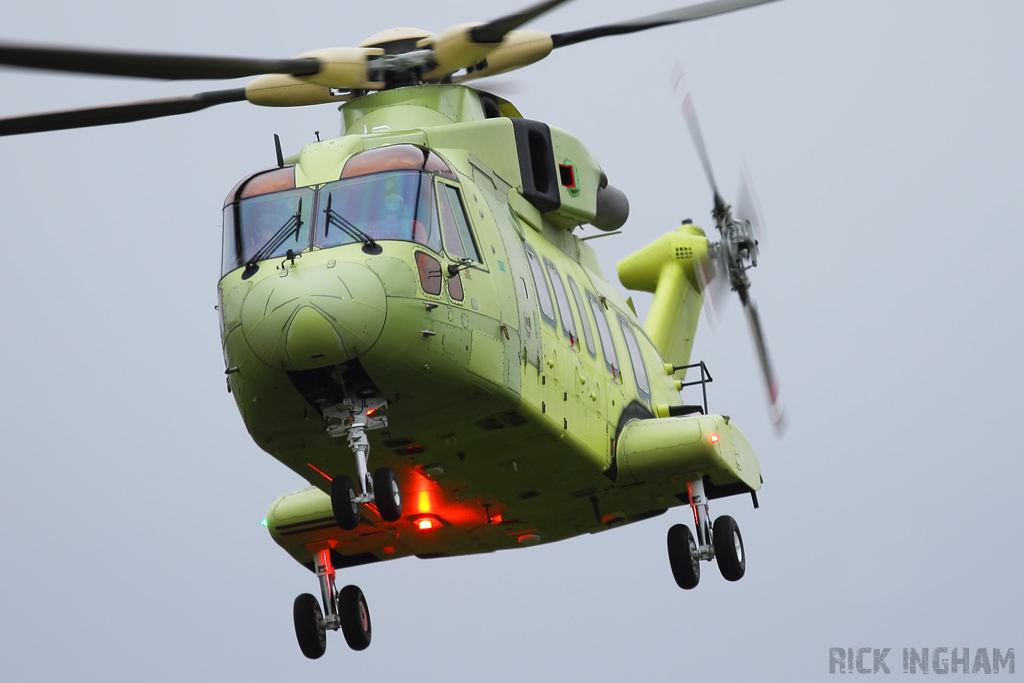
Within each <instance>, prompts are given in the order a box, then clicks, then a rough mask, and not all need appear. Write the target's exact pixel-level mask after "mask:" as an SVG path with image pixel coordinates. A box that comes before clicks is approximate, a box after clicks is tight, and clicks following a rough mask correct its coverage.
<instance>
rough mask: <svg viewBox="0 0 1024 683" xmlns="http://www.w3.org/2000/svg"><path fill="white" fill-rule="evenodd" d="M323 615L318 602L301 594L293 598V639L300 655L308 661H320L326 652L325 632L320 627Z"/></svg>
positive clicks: (305, 594)
mask: <svg viewBox="0 0 1024 683" xmlns="http://www.w3.org/2000/svg"><path fill="white" fill-rule="evenodd" d="M322 619H323V613H322V612H321V611H320V602H319V601H318V600H317V599H316V598H315V597H313V596H312V595H310V594H309V593H303V594H302V595H300V596H299V597H297V598H295V604H293V605H292V620H293V621H294V622H295V638H296V639H297V640H298V641H299V649H300V650H302V654H304V655H306V656H307V657H309V658H310V659H320V658H321V657H323V656H324V652H326V651H327V631H326V630H325V629H324V627H323V626H321V620H322Z"/></svg>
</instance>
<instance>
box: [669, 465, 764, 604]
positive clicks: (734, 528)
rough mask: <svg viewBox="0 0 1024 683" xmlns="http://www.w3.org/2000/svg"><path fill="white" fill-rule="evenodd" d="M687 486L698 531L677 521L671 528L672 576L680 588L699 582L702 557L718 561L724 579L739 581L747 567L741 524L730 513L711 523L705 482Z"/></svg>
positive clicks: (670, 556)
mask: <svg viewBox="0 0 1024 683" xmlns="http://www.w3.org/2000/svg"><path fill="white" fill-rule="evenodd" d="M686 488H687V491H688V492H689V496H690V508H691V509H692V510H693V520H694V524H695V526H696V529H697V533H696V536H695V535H694V534H693V533H691V532H690V528H689V527H688V526H686V525H685V524H676V525H675V526H673V527H672V528H671V529H669V530H668V561H669V566H670V567H671V568H672V577H673V578H674V579H675V581H676V584H677V585H678V586H679V587H680V588H683V589H686V590H690V589H691V588H695V587H696V586H697V584H698V583H699V582H700V562H701V560H704V561H706V562H710V561H711V560H717V561H718V570H719V571H720V572H722V577H723V578H725V579H726V580H727V581H739V580H740V579H742V578H743V574H744V573H746V570H747V556H746V552H745V551H744V549H743V535H742V534H741V533H740V527H739V525H738V524H737V523H736V520H735V519H733V518H732V517H730V516H729V515H722V516H721V517H719V518H718V519H716V520H715V523H714V525H712V524H711V523H710V520H711V518H710V517H709V516H708V501H707V498H706V497H705V495H704V482H703V481H701V480H699V479H698V480H697V481H692V482H688V483H687V484H686Z"/></svg>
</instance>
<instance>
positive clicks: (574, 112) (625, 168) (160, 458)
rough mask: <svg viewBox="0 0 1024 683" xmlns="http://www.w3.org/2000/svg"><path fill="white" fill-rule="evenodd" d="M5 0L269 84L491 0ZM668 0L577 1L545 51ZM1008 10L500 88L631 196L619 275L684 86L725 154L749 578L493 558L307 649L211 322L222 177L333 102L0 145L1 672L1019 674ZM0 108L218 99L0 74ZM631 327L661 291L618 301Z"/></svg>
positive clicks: (648, 214)
mask: <svg viewBox="0 0 1024 683" xmlns="http://www.w3.org/2000/svg"><path fill="white" fill-rule="evenodd" d="M459 4H460V5H463V9H461V10H460V9H458V7H457V5H456V3H450V4H446V5H444V6H441V7H438V5H437V3H422V2H421V3H415V2H409V1H407V0H402V1H400V2H392V3H387V4H384V3H370V4H369V5H366V6H364V5H359V6H354V3H353V5H352V6H348V5H346V4H334V5H331V4H329V3H326V4H315V3H314V4H312V5H309V4H306V5H301V4H300V5H293V6H291V7H289V6H288V5H287V4H282V3H279V2H277V3H273V2H263V1H262V0H254V2H250V3H246V4H245V5H244V6H243V5H241V4H238V3H222V2H216V1H214V2H204V3H199V2H192V0H184V1H183V2H179V3H163V4H158V5H156V4H153V5H151V4H132V3H120V2H112V1H110V0H98V1H97V2H91V3H88V4H81V3H71V2H51V1H48V0H41V1H39V2H35V3H31V4H28V3H21V4H18V5H14V6H10V7H6V8H5V9H4V21H3V24H2V25H0V36H2V37H3V38H4V39H17V40H24V41H31V42H53V43H71V44H81V45H94V46H109V47H114V48H124V49H150V50H158V51H175V52H186V53H188V52H192V53H200V54H226V55H240V56H258V57H288V56H292V55H295V54H298V53H301V52H303V51H306V50H309V49H314V48H319V47H329V46H335V45H354V44H355V43H357V42H358V41H359V40H361V39H362V38H363V37H365V36H367V35H369V34H371V33H374V32H376V31H378V30H380V29H384V28H389V27H392V26H403V25H404V26H419V27H423V28H426V29H431V30H439V29H441V28H443V27H445V26H448V25H452V24H456V23H461V22H464V21H475V20H486V19H488V18H493V17H495V16H498V15H500V14H502V13H505V12H507V11H508V9H509V7H510V5H509V4H507V3H500V2H496V1H494V0H487V1H481V2H477V3H475V4H473V5H472V6H471V7H470V6H469V5H468V4H464V3H459ZM674 6H676V5H675V3H674V2H671V1H669V0H636V1H635V2H631V3H625V4H624V3H612V2H587V1H586V0H577V1H576V2H574V3H571V4H569V5H567V6H566V7H565V8H563V9H560V10H559V11H557V12H555V13H553V14H552V15H551V16H550V17H547V18H544V19H542V20H540V21H537V22H534V23H533V24H532V25H531V27H532V28H541V29H545V30H550V31H553V32H554V31H560V30H570V29H573V28H583V27H587V26H591V25H595V24H600V23H605V22H609V21H614V20H618V19H624V18H627V17H632V16H639V15H642V14H647V13H653V12H658V11H663V10H666V9H670V8H672V7H674ZM1022 25H1024V5H1022V4H1021V3H1019V2H1014V1H1012V0H1003V1H994V0H993V1H984V2H976V3H966V2H953V1H951V0H930V1H927V2H926V1H925V0H917V1H911V0H888V1H882V0H873V1H868V0H863V1H860V2H857V1H854V0H832V1H830V2H824V1H817V2H815V1H813V0H786V1H785V2H780V3H775V4H771V5H768V6H765V7H760V8H755V9H752V10H748V11H746V12H742V13H739V14H735V15H731V16H726V17H719V18H715V19H710V20H705V21H701V22H697V23H694V24H690V25H685V26H678V27H671V28H662V29H657V30H654V31H650V32H648V33H644V34H637V35H634V36H625V37H618V38H608V39H604V40H601V41H595V42H592V43H585V44H580V45H577V46H574V47H571V48H566V49H564V50H560V51H557V52H556V53H555V54H554V55H553V56H552V57H550V58H549V59H548V60H546V61H545V62H544V63H541V64H537V65H534V66H532V67H529V68H528V69H525V70H523V71H520V72H518V73H515V74H511V75H508V76H506V77H501V78H499V79H497V80H498V81H500V82H502V83H504V84H505V87H506V91H505V92H507V93H508V97H509V99H511V100H512V101H513V102H515V103H516V105H517V106H518V107H519V108H520V110H521V111H522V112H523V114H524V115H525V116H527V117H529V118H534V119H540V120H544V121H547V122H548V123H550V124H551V125H554V126H557V127H559V128H563V129H566V130H569V131H571V132H573V133H574V134H576V135H577V136H578V137H579V138H580V139H581V140H583V142H584V143H585V144H587V145H588V146H589V148H590V149H591V151H592V152H593V153H594V155H595V156H596V157H597V158H598V159H599V161H600V162H601V164H602V165H603V167H604V169H605V170H606V172H607V174H608V176H609V178H610V181H611V182H612V184H614V185H616V186H618V187H620V188H621V189H623V190H624V191H625V192H626V193H627V194H628V196H629V198H630V201H631V205H632V213H631V217H630V220H629V222H628V223H627V225H626V226H625V234H624V235H623V236H622V237H612V238H607V239H602V240H599V241H597V242H593V243H592V244H594V246H595V248H596V249H597V250H598V253H599V256H600V258H601V261H602V263H603V265H604V268H605V271H606V274H607V275H608V276H609V277H610V278H611V279H612V280H613V281H617V279H616V278H615V265H614V264H615V262H616V261H617V260H618V258H620V257H621V256H623V255H625V254H627V253H630V252H632V251H633V250H634V249H636V248H639V247H640V246H642V245H643V244H646V243H647V242H649V241H650V240H653V239H654V238H655V237H657V236H658V235H660V234H661V233H663V232H665V231H667V230H671V229H673V228H674V227H676V226H677V225H678V221H679V220H680V219H682V218H684V217H692V218H693V219H694V220H695V221H696V222H697V223H698V224H702V225H704V226H706V227H710V225H709V221H708V211H709V210H710V193H709V190H708V188H707V186H706V183H705V181H704V179H703V176H702V173H701V170H700V165H699V162H698V159H697V156H696V153H695V151H694V149H693V146H692V144H691V143H690V141H689V139H688V138H687V136H686V133H685V128H684V126H683V123H682V120H681V118H680V117H679V116H678V115H677V113H676V109H675V104H674V100H673V98H672V94H671V90H670V87H669V73H670V71H671V69H672V66H673V64H674V63H675V62H676V61H680V62H681V63H682V64H683V66H684V68H685V69H686V71H687V79H688V82H689V85H690V89H691V91H692V92H693V95H694V99H695V103H696V106H697V109H698V112H699V114H700V117H701V124H702V127H703V129H704V134H705V136H706V138H707V142H708V145H709V148H710V152H711V158H712V161H713V163H714V165H715V171H716V174H717V176H718V179H719V182H720V183H721V185H722V188H723V190H724V191H725V193H726V194H727V195H728V196H734V191H735V188H736V178H737V175H738V170H739V167H740V163H741V159H743V158H745V159H746V160H747V162H748V164H749V166H750V168H751V170H752V172H753V175H754V178H755V180H756V185H757V189H758V193H759V195H760V200H761V204H762V208H763V210H764V214H765V217H766V220H767V223H768V226H767V227H768V233H767V239H766V241H765V244H764V245H763V246H764V249H763V252H762V260H761V265H760V266H759V267H758V268H757V269H756V270H755V271H754V272H753V273H752V279H753V282H754V288H753V290H752V291H753V295H754V297H755V299H756V300H757V302H758V304H759V306H760V310H761V314H762V318H763V322H764V324H765V327H766V331H767V334H768V341H769V344H770V348H771V351H772V353H773V355H774V359H775V364H776V369H777V371H778V374H779V376H780V379H781V385H782V389H783V394H784V400H785V402H786V410H787V415H788V417H789V431H788V432H787V434H786V436H785V438H784V439H782V440H779V439H776V438H775V437H774V436H773V434H772V431H771V428H770V424H769V421H768V419H767V413H766V409H765V405H764V398H763V395H762V393H763V392H762V389H761V385H760V379H759V377H758V375H757V374H756V373H757V369H756V365H755V359H754V354H753V351H752V348H751V344H750V341H749V338H748V335H747V332H746V330H745V326H744V321H743V316H742V311H741V309H740V307H739V306H738V305H736V304H738V302H732V303H733V305H732V306H731V307H730V308H729V309H728V310H727V311H726V313H725V318H724V320H723V322H722V324H721V325H720V327H719V329H718V331H717V333H715V334H711V333H710V331H709V330H708V329H706V327H705V326H704V323H703V322H702V324H701V325H702V329H701V332H700V333H699V336H698V340H697V343H696V345H695V349H694V358H695V359H701V358H702V359H704V360H705V361H707V362H708V364H709V366H710V369H711V371H712V373H713V374H714V376H715V382H714V384H713V385H712V386H711V407H712V409H713V410H715V411H717V412H723V413H727V414H730V415H731V416H733V418H734V419H735V420H737V423H738V424H739V425H740V426H741V428H742V429H743V430H744V432H745V433H746V435H747V437H748V438H749V440H750V441H751V443H752V444H753V445H754V447H755V449H756V450H757V452H758V455H759V458H760V461H761V465H762V469H763V471H764V478H765V487H764V489H763V491H762V493H761V494H760V501H761V509H760V510H756V511H755V510H753V509H752V508H751V506H750V503H749V500H748V499H746V498H737V499H731V500H726V501H715V502H713V504H712V506H711V510H712V514H713V515H716V516H717V515H718V514H723V513H728V514H731V515H733V516H734V517H736V518H737V520H738V521H739V524H740V525H741V527H742V529H743V532H744V539H745V542H746V546H747V552H748V556H749V559H748V564H747V575H746V577H745V578H744V579H743V580H742V581H740V582H739V583H736V584H729V583H727V582H726V581H724V580H723V579H722V578H721V577H720V576H719V575H718V573H717V571H716V570H715V568H714V567H712V566H708V565H704V580H703V582H702V583H701V585H700V586H699V587H698V588H697V589H696V590H694V591H691V592H684V591H681V590H679V589H678V588H676V587H675V585H674V583H673V581H672V577H671V574H670V572H669V569H668V561H667V557H666V554H665V547H664V546H665V538H664V537H665V532H666V530H667V528H668V527H669V526H670V525H671V524H673V523H675V522H678V521H686V520H687V518H688V514H689V513H688V511H687V510H685V509H678V510H676V511H673V512H670V513H669V514H667V515H665V516H662V517H659V518H656V519H654V520H651V521H647V522H644V523H641V524H638V525H633V526H630V527H625V528H621V529H618V530H614V531H610V532H606V533H604V534H600V535H597V536H588V537H584V538H578V539H573V540H571V541H567V542H564V543H560V544H555V545H550V546H540V547H536V548H532V549H525V550H520V551H516V552H504V553H497V554H493V555H487V556H480V557H472V558H462V559H450V560H432V561H421V560H416V559H408V560H401V561H398V562H393V563H384V564H378V565H374V566H370V567H363V568H357V569H352V570H348V571H346V572H344V573H343V574H341V576H340V577H339V582H340V583H342V584H343V583H345V582H351V583H357V584H358V585H359V586H360V587H361V588H362V589H363V591H364V592H365V593H366V596H367V600H368V601H369V605H370V609H371V612H372V615H373V625H374V642H373V645H372V646H371V647H370V649H369V650H367V651H366V652H363V653H354V652H351V651H349V650H348V648H347V647H345V645H344V642H343V640H342V638H341V637H340V634H338V635H335V636H334V637H333V638H331V639H330V643H329V647H328V652H327V655H326V656H325V658H324V659H321V660H319V661H316V662H309V661H307V660H306V659H304V658H303V657H302V656H301V654H300V652H299V650H298V647H297V645H296V643H295V638H294V635H293V632H292V625H291V602H292V599H293V598H294V596H295V595H297V594H298V593H302V592H307V591H308V592H312V591H314V589H315V582H314V578H313V576H312V575H311V574H309V573H308V572H307V571H306V570H305V569H303V568H301V567H300V566H298V565H297V564H295V563H294V562H293V561H292V560H291V559H290V558H289V557H288V556H287V555H286V554H285V553H284V552H282V551H281V550H280V549H279V548H278V547H277V546H276V545H275V544H274V542H273V541H272V540H271V539H270V538H269V537H268V534H267V533H266V530H265V529H263V528H262V527H261V526H260V520H261V519H262V518H263V517H264V515H265V511H266V509H267V507H268V505H269V503H270V501H271V500H272V499H273V498H274V497H275V496H277V495H278V494H280V493H283V492H286V491H290V490H293V489H296V488H299V487H300V486H303V485H304V481H302V480H300V479H299V478H298V477H296V476H295V475H294V474H292V473H290V472H289V471H288V470H287V469H285V468H284V467H283V466H282V465H280V464H278V463H277V462H276V461H274V460H273V459H272V458H270V457H269V456H267V455H265V454H263V453H262V451H260V450H259V449H258V448H257V447H256V446H255V445H254V444H252V442H251V441H250V440H249V438H248V436H247V434H246V432H245V429H244V426H243V424H242V421H241V419H240V417H239V416H238V414H237V411H236V409H235V406H234V402H233V401H232V399H231V398H230V397H229V396H228V394H227V393H226V391H225V388H224V379H223V374H222V373H223V364H222V360H221V355H220V350H219V345H218V338H217V332H218V326H217V319H216V315H215V312H214V310H213V306H214V303H215V301H216V295H215V292H216V290H215V286H216V280H217V275H218V263H219V254H220V232H219V227H218V225H219V222H220V215H219V211H220V206H221V202H222V200H223V197H224V196H225V194H226V193H227V191H228V190H229V189H230V188H231V187H232V185H234V183H235V182H236V181H237V180H238V179H240V178H241V177H242V176H243V175H245V174H247V173H249V172H251V171H253V170H256V169H259V168H263V167H267V166H270V165H272V164H273V162H274V152H273V146H272V133H275V132H277V133H279V134H280V135H281V137H282V140H283V141H284V144H285V147H286V153H287V152H291V151H297V150H298V148H299V147H300V146H301V145H302V144H304V143H305V142H308V141H310V140H312V139H313V131H315V130H319V131H320V132H321V136H331V135H336V134H337V131H338V126H339V124H338V120H339V117H338V115H337V113H336V112H335V111H334V109H333V107H331V106H323V107H317V108H308V109H304V110H268V109H260V108H256V107H251V106H247V105H245V104H234V105H227V106H223V107H219V108H215V109H213V110H209V111H207V112H203V113H199V114H194V115H190V116H186V117H178V118H172V119H162V120H156V121H151V122H143V123H136V124H130V125H125V126H119V127H110V128H99V129H86V130H80V131H69V132H61V133H54V134H43V135H31V136H24V137H22V138H6V139H2V140H0V160H2V163H3V168H4V170H3V172H2V176H0V177H2V179H3V181H2V185H0V197H2V201H0V226H3V229H4V234H5V235H6V236H7V250H6V252H7V253H6V257H5V259H4V272H5V275H6V277H5V282H6V289H7V296H6V302H7V303H6V306H5V310H4V313H5V319H6V324H5V326H4V330H5V334H4V335H3V337H2V341H0V349H2V352H3V356H4V358H5V359H6V360H5V363H4V370H3V375H2V387H3V388H2V390H0V401H2V410H0V416H2V417H0V419H2V429H3V434H4V435H5V444H4V448H3V451H4V454H5V456H4V458H3V463H2V465H0V487H2V488H0V496H2V497H3V500H4V501H5V509H6V511H7V519H6V532H5V534H4V540H5V543H4V546H5V547H4V550H3V553H2V555H0V557H2V560H0V672H2V678H4V679H5V680H12V681H13V680H18V681H50V680H58V679H66V680H137V679H138V678H139V677H140V676H145V678H147V679H148V680H167V681H179V680H185V679H192V680H253V681H257V680H268V681H269V680H285V679H291V678H294V679H299V678H303V677H308V676H311V675H328V676H330V677H331V680H334V679H337V680H356V678H357V677H373V678H374V679H376V680H390V679H397V678H398V677H399V676H402V677H403V678H405V679H406V680H453V681H481V680H487V681H520V680H526V679H550V680H554V679H570V680H582V679H584V678H586V679H589V680H597V681H612V680H615V681H622V680H640V679H646V680H657V681H674V680H683V679H684V678H690V679H702V680H752V679H753V677H754V676H757V677H758V678H759V679H760V680H780V681H781V680H825V679H827V676H828V675H827V667H828V648H829V647H835V646H842V647H854V648H856V647H891V648H893V652H892V654H891V655H890V656H889V660H888V663H889V666H890V668H891V669H892V670H893V673H896V674H899V673H900V671H902V659H901V654H900V650H901V648H903V647H911V646H913V647H918V648H920V647H929V648H931V647H937V646H946V647H950V648H952V647H954V646H957V647H964V646H967V647H970V648H971V649H972V651H973V650H974V649H975V648H978V647H989V648H993V647H1000V648H1003V649H1004V650H1005V648H1008V647H1016V648H1018V650H1019V649H1020V648H1022V647H1024V627H1022V626H1021V624H1022V623H1024V621H1022V620H1021V618H1020V608H1021V605H1022V604H1024V600H1022V598H1024V595H1022V593H1024V590H1022V588H1021V585H1022V584H1021V581H1020V569H1021V564H1022V562H1021V560H1022V557H1024V555H1022V551H1021V547H1020V532H1019V529H1018V526H1019V521H1020V519H1021V517H1022V514H1021V513H1022V511H1024V510H1022V508H1024V504H1022V503H1021V497H1020V494H1019V486H1020V482H1021V480H1022V478H1024V464H1022V459H1021V457H1020V455H1021V447H1020V444H1019V441H1018V438H1019V436H1018V429H1017V428H1016V427H1014V425H1016V424H1019V423H1018V422H1017V416H1019V415H1020V414H1021V412H1022V409H1024V400H1022V398H1021V384H1022V380H1024V372H1022V360H1021V353H1020V346H1021V345H1020V337H1021V332H1022V323H1021V321H1020V314H1021V305H1020V303H1019V295H1018V292H1017V289H1018V272H1017V271H1018V263H1019V261H1020V259H1021V254H1022V253H1024V237H1022V231H1021V222H1022V218H1021V217H1022V216H1024V193H1021V191H1020V190H1019V187H1018V186H1019V183H1020V180H1021V177H1022V174H1021V160H1022V159H1024V128H1022V126H1021V122H1022V121H1024V94H1022V89H1021V85H1020V84H1021V82H1022V79H1024V52H1022V51H1021V49H1020V43H1019V35H1018V34H1019V29H1020V27H1021V26H1022ZM0 84H2V88H3V92H4V96H3V97H2V98H0V116H5V115H12V114H19V113H28V112H33V111H43V110H48V109H58V108H63V107H74V106H86V105H89V104H102V103H108V102H119V101H126V100H134V99H143V98H148V97H161V96H170V95H175V94H184V93H190V92H198V91H201V90H211V89H216V88H219V87H231V84H225V85H223V86H222V85H220V84H216V83H214V84H208V83H199V84H195V83H178V84H174V83H169V84H164V83H158V82H145V81H135V80H131V79H102V78H91V77H63V76H55V75H47V74H42V73H33V72H28V71H15V70H3V71H0ZM634 298H635V300H636V301H637V303H638V306H639V307H642V308H643V309H644V310H641V314H643V313H645V310H646V306H647V304H648V302H649V299H648V298H646V297H644V296H635V297H634Z"/></svg>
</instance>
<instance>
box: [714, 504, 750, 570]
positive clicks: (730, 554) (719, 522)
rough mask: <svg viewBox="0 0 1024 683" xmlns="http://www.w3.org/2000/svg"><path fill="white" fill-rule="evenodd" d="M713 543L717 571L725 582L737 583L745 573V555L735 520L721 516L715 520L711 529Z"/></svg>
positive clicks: (727, 516) (741, 537)
mask: <svg viewBox="0 0 1024 683" xmlns="http://www.w3.org/2000/svg"><path fill="white" fill-rule="evenodd" d="M711 534H712V537H713V538H714V543H715V558H716V559H717V560H718V571H720V572H722V576H724V577H725V580H726V581H739V580H740V579H742V578H743V574H744V572H746V571H747V555H746V553H745V552H743V536H742V534H740V527H739V525H738V524H736V520H735V519H733V518H732V517H730V516H729V515H722V516H721V517H719V518H718V519H716V520H715V526H714V527H712V529H711Z"/></svg>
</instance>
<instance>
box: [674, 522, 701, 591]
mask: <svg viewBox="0 0 1024 683" xmlns="http://www.w3.org/2000/svg"><path fill="white" fill-rule="evenodd" d="M668 563H669V565H671V567H672V576H673V577H674V578H675V580H676V584H677V585H678V586H679V587H680V588H684V589H686V590H690V589H691V588H696V587H697V584H698V583H700V558H698V557H697V542H696V541H694V540H693V534H692V533H691V532H690V527H688V526H686V525H685V524H676V525H675V526H673V527H672V528H671V529H669V530H668Z"/></svg>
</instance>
